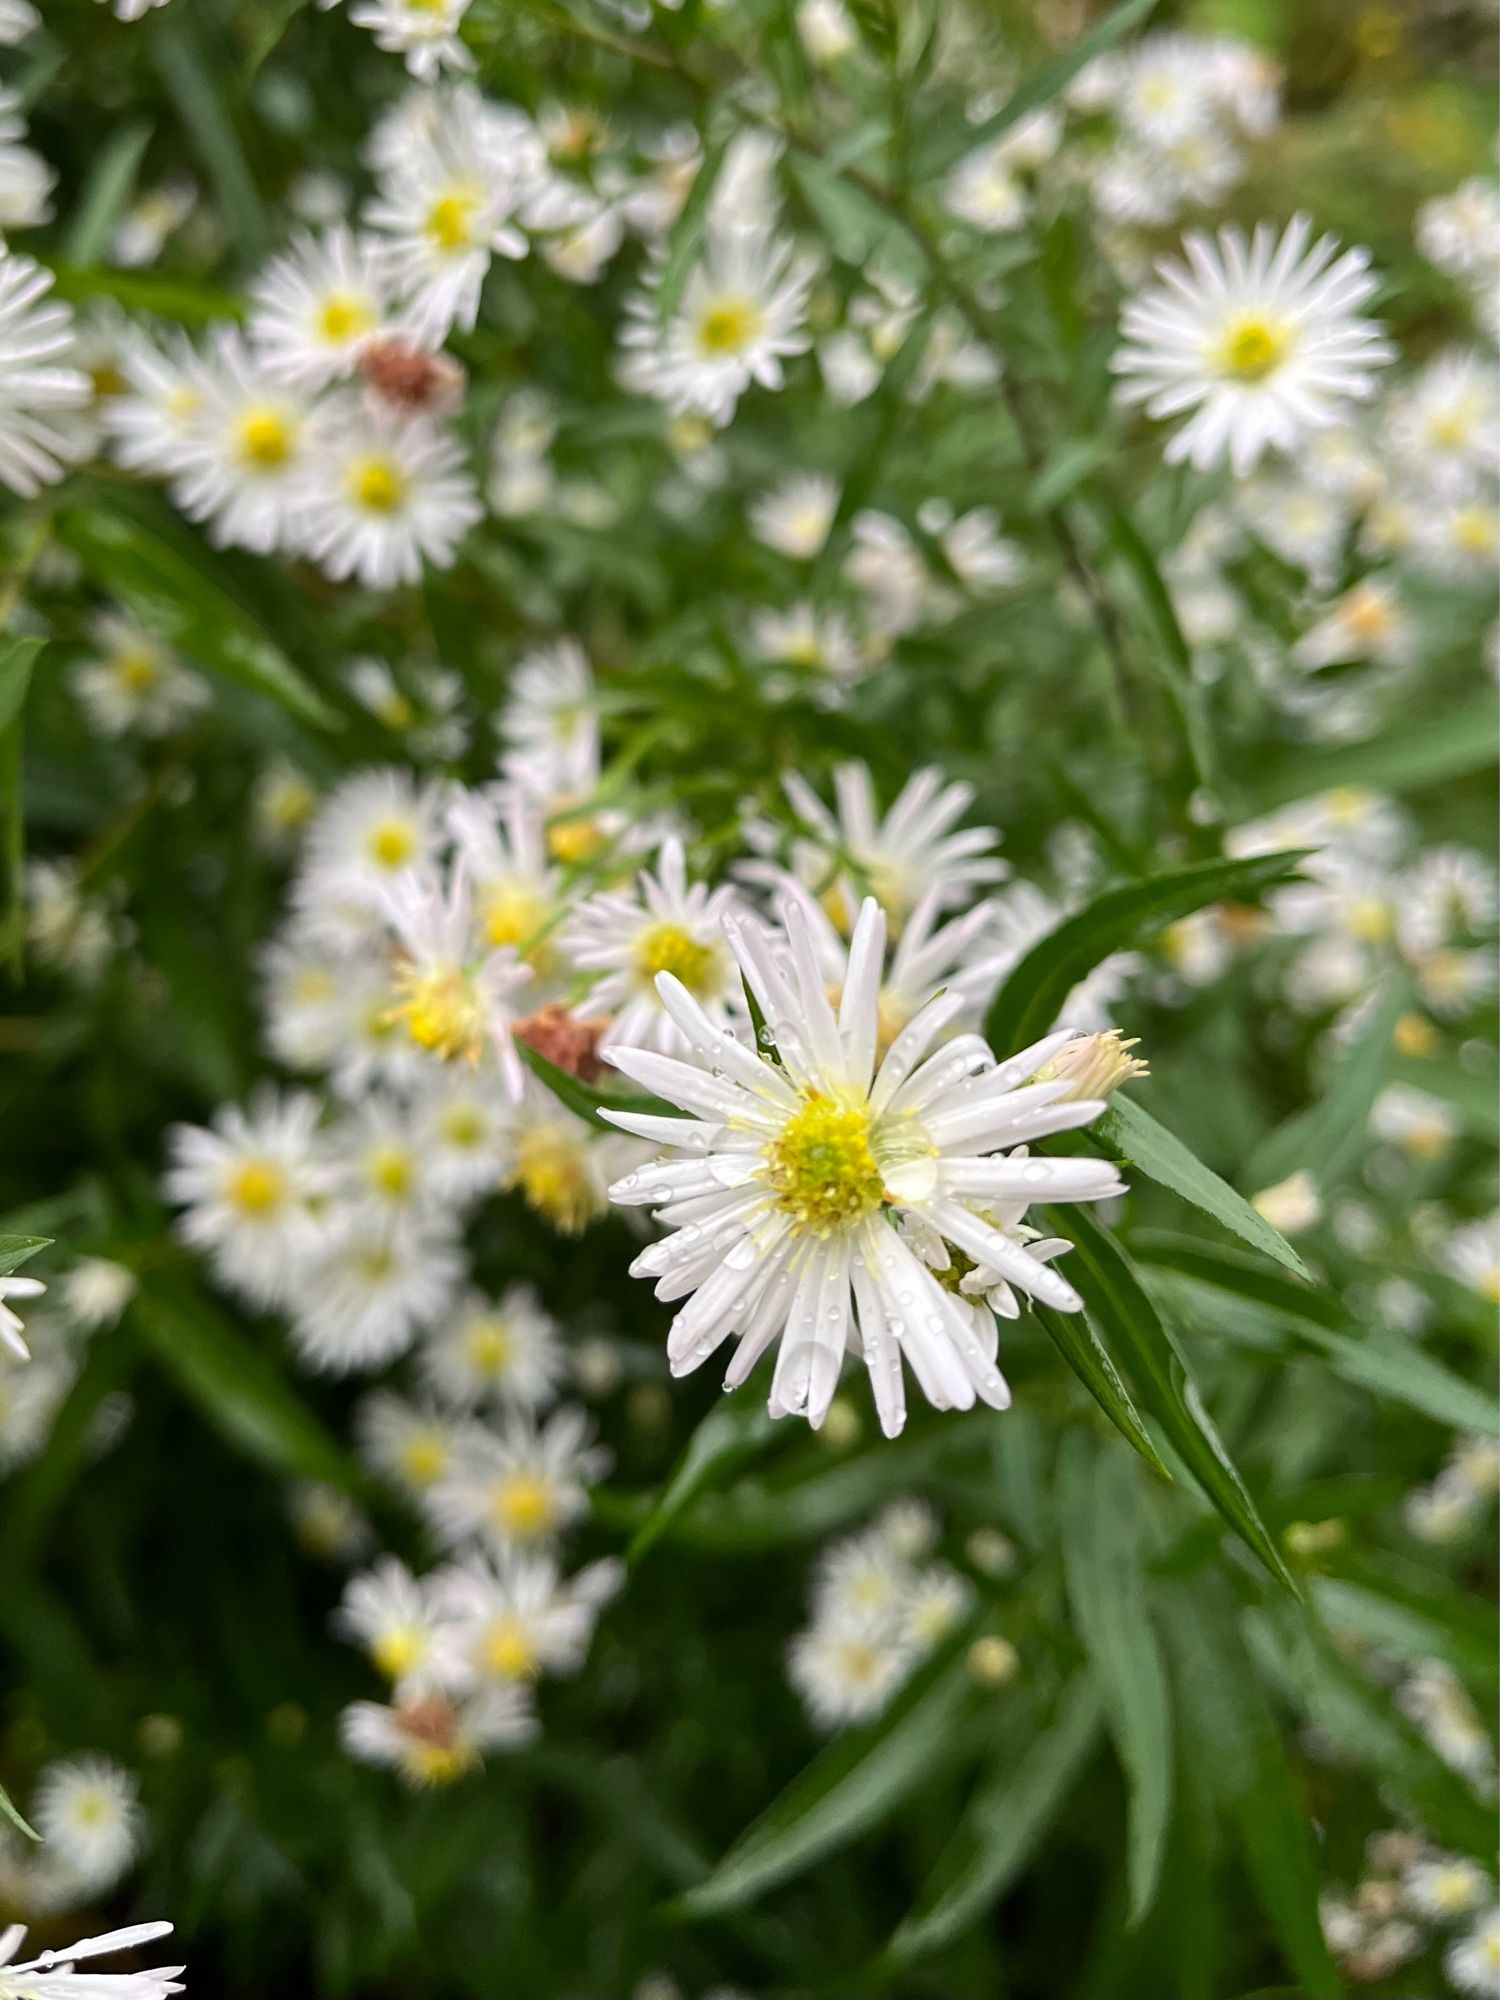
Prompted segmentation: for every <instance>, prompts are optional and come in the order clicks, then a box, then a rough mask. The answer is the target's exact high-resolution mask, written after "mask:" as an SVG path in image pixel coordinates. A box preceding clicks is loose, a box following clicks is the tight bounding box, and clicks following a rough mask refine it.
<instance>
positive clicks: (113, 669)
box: [71, 611, 208, 737]
mask: <svg viewBox="0 0 1500 2000" xmlns="http://www.w3.org/2000/svg"><path fill="white" fill-rule="evenodd" d="M89 638H90V640H91V641H92V646H93V651H92V653H91V656H90V657H89V658H87V659H85V660H82V661H80V662H79V664H78V666H77V667H75V668H74V670H73V673H72V676H71V679H72V686H73V691H74V693H75V694H76V695H77V697H78V699H79V701H80V702H81V703H82V705H83V708H84V710H85V712H86V713H87V715H88V718H89V720H90V721H91V722H92V723H93V725H94V727H95V728H96V729H97V730H98V731H99V733H100V735H101V736H123V735H126V734H127V733H131V732H133V733H135V734H137V735H140V736H143V737H157V736H169V735H170V734H171V733H172V731H173V730H174V729H177V728H179V727H180V726H181V724H182V723H184V722H185V721H187V720H188V718H189V717H190V716H193V715H196V714H197V713H198V711H199V710H200V709H201V708H202V707H203V706H204V705H205V703H206V702H207V700H208V690H207V689H206V687H205V686H204V684H203V682H202V681H201V680H200V679H199V678H198V676H197V675H196V674H194V673H190V672H189V671H188V670H187V668H185V667H184V666H183V665H182V663H181V661H180V660H179V659H178V658H177V656H176V654H175V653H174V652H173V650H172V648H171V647H170V646H168V645H167V644H166V642H165V641H164V640H162V639H159V638H157V636H156V635H155V634H154V633H152V632H148V631H147V630H145V628H144V627H143V626H141V625H140V624H138V623H137V622H136V620H135V619H133V618H131V617H129V616H128V615H126V614H125V613H123V612H118V611H104V612H101V613H99V614H98V615H97V616H96V617H94V618H93V619H91V620H90V622H89Z"/></svg>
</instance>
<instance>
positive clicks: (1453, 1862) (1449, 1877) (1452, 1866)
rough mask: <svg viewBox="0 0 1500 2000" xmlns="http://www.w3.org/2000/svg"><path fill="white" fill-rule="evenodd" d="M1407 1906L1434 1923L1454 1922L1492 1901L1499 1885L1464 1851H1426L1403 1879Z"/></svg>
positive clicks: (1402, 1886)
mask: <svg viewBox="0 0 1500 2000" xmlns="http://www.w3.org/2000/svg"><path fill="white" fill-rule="evenodd" d="M1401 1892H1402V1895H1403V1896H1404V1898H1405V1900H1406V1904H1407V1907H1408V1908H1409V1909H1410V1910H1412V1911H1413V1912H1414V1913H1415V1914H1416V1915H1417V1916H1419V1917H1424V1918H1426V1919H1427V1921H1428V1922H1430V1923H1451V1922H1452V1921H1453V1919H1454V1918H1455V1917H1466V1916H1468V1914H1469V1912H1470V1911H1471V1910H1478V1909H1481V1908H1483V1907H1484V1905H1485V1904H1486V1903H1489V1902H1492V1901H1493V1899H1494V1894H1495V1887H1494V1884H1493V1882H1491V1880H1490V1878H1489V1876H1488V1875H1486V1874H1485V1872H1484V1870H1483V1869H1482V1868H1481V1867H1480V1866H1479V1864H1478V1862H1477V1861H1470V1860H1469V1858H1468V1856H1467V1855H1463V1854H1426V1855H1423V1856H1422V1857H1421V1859H1420V1860H1417V1861H1414V1862H1413V1863H1412V1864H1411V1866H1410V1867H1409V1868H1408V1869H1407V1870H1406V1871H1405V1873H1404V1875H1403V1876H1402V1878H1401Z"/></svg>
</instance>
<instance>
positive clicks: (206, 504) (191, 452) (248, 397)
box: [172, 328, 312, 555]
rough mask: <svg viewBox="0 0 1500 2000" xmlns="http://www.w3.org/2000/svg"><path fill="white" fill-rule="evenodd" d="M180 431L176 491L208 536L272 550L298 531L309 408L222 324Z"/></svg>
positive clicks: (265, 551) (265, 552)
mask: <svg viewBox="0 0 1500 2000" xmlns="http://www.w3.org/2000/svg"><path fill="white" fill-rule="evenodd" d="M197 387H198V394H199V395H200V397H201V401H200V402H199V403H198V404H197V405H196V406H195V408H194V411H193V416H192V422H191V426H190V428H188V429H187V430H186V431H185V432H184V433H183V436H182V438H181V442H180V454H179V460H180V462H179V464H178V465H177V467H176V469H175V471H174V476H173V480H172V497H173V499H174V500H175V501H176V502H177V504H178V506H179V507H181V509H182V511H183V512H184V513H185V514H187V515H189V516H190V517H191V518H192V519H193V520H195V521H204V522H207V523H208V529H209V536H210V539H211V540H213V541H214V542H216V543H218V544H219V545H221V546H223V545H226V544H229V545H238V546H239V547H241V548H247V549H251V550H253V551H254V552H255V553H256V554H257V555H269V554H270V552H271V551H272V549H274V548H276V547H277V546H278V545H279V544H284V543H287V542H288V541H291V540H294V539H295V514H296V500H297V486H298V475H299V474H300V472H301V471H302V469H303V467H304V465H305V463H306V453H307V448H308V444H309V442H310V419H311V414H312V412H311V409H310V406H309V405H308V403H307V402H306V401H305V399H304V398H303V396H302V394H301V392H300V391H298V390H296V389H293V388H292V387H291V386H290V385H289V384H287V383H285V382H281V381H276V380H274V379H273V378H272V377H271V376H270V375H269V374H267V373H266V371H265V370H264V368H263V367H262V365H261V363H260V361H259V359H258V358H257V357H256V356H255V354H254V353H253V352H252V351H251V349H250V348H249V347H247V346H246V344H245V342H244V340H243V339H242V338H241V336H240V335H239V334H238V333H237V332H234V331H232V330H229V329H225V328H221V329H220V330H219V332H218V335H217V337H216V340H215V343H214V346H213V349H212V352H211V354H210V356H209V357H208V360H207V363H206V365H205V367H204V370H203V373H202V378H201V384H199V385H197Z"/></svg>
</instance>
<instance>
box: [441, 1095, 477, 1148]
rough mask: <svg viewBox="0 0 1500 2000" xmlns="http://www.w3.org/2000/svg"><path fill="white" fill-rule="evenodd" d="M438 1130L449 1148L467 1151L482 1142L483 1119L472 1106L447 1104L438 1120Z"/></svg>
mask: <svg viewBox="0 0 1500 2000" xmlns="http://www.w3.org/2000/svg"><path fill="white" fill-rule="evenodd" d="M438 1130H439V1131H440V1132H441V1133H442V1135H443V1137H444V1138H445V1139H446V1140H447V1142H448V1144H449V1145H450V1146H458V1147H461V1148H465V1149H467V1148H468V1147H470V1146H477V1145H479V1144H480V1143H481V1142H482V1140H483V1138H484V1119H483V1118H482V1117H481V1116H480V1114H479V1112H478V1111H476V1110H475V1108H474V1106H473V1105H472V1104H449V1105H446V1106H444V1109H443V1113H442V1116H441V1117H440V1118H439V1119H438Z"/></svg>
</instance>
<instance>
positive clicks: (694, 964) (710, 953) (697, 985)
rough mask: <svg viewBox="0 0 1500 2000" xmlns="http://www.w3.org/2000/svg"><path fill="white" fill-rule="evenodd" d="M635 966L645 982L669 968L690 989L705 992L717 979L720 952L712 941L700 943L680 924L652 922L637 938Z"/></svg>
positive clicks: (649, 981)
mask: <svg viewBox="0 0 1500 2000" xmlns="http://www.w3.org/2000/svg"><path fill="white" fill-rule="evenodd" d="M634 957H635V969H636V972H637V973H638V974H639V976H640V978H641V979H642V981H643V982H644V983H645V984H646V985H648V986H649V985H650V984H651V983H652V981H653V980H654V979H655V978H656V975H657V973H658V972H670V973H671V974H672V975H673V977H674V978H677V979H680V980H681V981H682V983H683V985H684V986H685V987H686V988H687V990H688V991H689V993H706V992H708V990H709V989H710V987H711V986H712V985H713V983H714V974H715V972H716V970H717V967H718V960H719V954H718V951H717V949H716V948H715V946H714V945H712V944H701V943H700V942H699V941H698V939H697V938H695V937H694V936H693V935H692V933H691V931H685V930H684V929H683V928H682V925H681V924H653V925H652V926H651V928H650V930H648V931H643V932H642V933H641V935H640V937H639V938H638V939H637V940H636V946H635V953H634Z"/></svg>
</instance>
